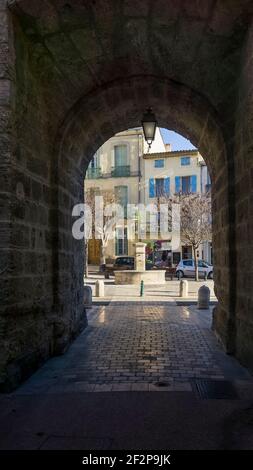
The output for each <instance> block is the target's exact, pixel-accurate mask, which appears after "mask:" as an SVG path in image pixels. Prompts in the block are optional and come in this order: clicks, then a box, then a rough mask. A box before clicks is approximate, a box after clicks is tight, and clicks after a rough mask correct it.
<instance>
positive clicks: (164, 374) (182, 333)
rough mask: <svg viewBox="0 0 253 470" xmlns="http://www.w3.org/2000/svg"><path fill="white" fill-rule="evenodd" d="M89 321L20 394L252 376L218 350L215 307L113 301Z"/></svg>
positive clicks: (178, 386)
mask: <svg viewBox="0 0 253 470" xmlns="http://www.w3.org/2000/svg"><path fill="white" fill-rule="evenodd" d="M88 316H89V326H88V328H87V329H86V330H85V331H84V332H83V333H82V334H81V335H80V336H79V338H78V339H77V340H76V341H75V342H74V344H73V345H72V346H71V348H70V349H69V351H68V352H67V353H66V354H65V355H64V356H61V357H57V358H53V359H51V360H49V361H48V362H47V363H46V364H45V365H44V366H43V367H42V368H41V369H40V370H39V371H38V372H37V373H36V374H34V375H33V376H32V377H31V378H30V379H29V380H28V381H27V382H26V383H25V384H23V385H22V386H21V387H20V388H19V389H18V391H16V392H15V393H16V394H34V393H50V394H51V393H52V394H53V393H65V392H82V391H83V392H109V391H185V392H187V391H188V392H189V391H192V384H193V382H194V379H196V378H210V379H224V378H229V379H238V380H239V379H242V380H244V379H249V374H248V373H247V372H246V371H245V370H244V369H243V368H242V367H240V366H239V364H238V363H237V361H236V360H235V359H233V358H231V357H228V356H226V355H225V354H224V352H223V351H222V350H221V349H220V347H219V345H218V343H217V341H216V339H215V336H214V334H213V333H212V331H211V328H210V327H211V310H210V311H206V310H202V311H200V310H197V309H196V307H194V306H187V307H186V306H175V305H169V304H163V303H162V302H160V303H159V304H156V305H154V304H151V303H148V302H146V303H136V302H125V303H124V304H123V303H117V302H113V303H111V304H109V305H108V306H99V307H93V308H92V310H90V311H89V315H88Z"/></svg>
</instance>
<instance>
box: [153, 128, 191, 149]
mask: <svg viewBox="0 0 253 470" xmlns="http://www.w3.org/2000/svg"><path fill="white" fill-rule="evenodd" d="M161 133H162V136H163V140H164V142H165V144H171V145H172V150H174V151H176V150H193V149H195V147H194V146H193V145H192V143H191V142H190V141H189V140H187V139H185V138H184V137H183V136H182V135H180V134H177V133H176V132H174V131H169V130H168V129H161Z"/></svg>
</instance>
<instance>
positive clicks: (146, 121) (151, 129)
mask: <svg viewBox="0 0 253 470" xmlns="http://www.w3.org/2000/svg"><path fill="white" fill-rule="evenodd" d="M141 123H142V128H143V133H144V137H145V140H146V142H147V144H148V147H149V149H150V148H151V144H152V142H153V141H154V139H155V131H156V126H157V121H156V117H155V115H154V113H153V112H152V108H148V109H147V111H146V113H144V115H143V118H142V121H141Z"/></svg>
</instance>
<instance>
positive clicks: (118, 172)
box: [111, 165, 130, 178]
mask: <svg viewBox="0 0 253 470" xmlns="http://www.w3.org/2000/svg"><path fill="white" fill-rule="evenodd" d="M111 175H112V176H113V177H114V178H115V177H119V176H130V165H127V166H115V167H113V168H112V171H111Z"/></svg>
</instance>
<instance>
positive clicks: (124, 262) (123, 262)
mask: <svg viewBox="0 0 253 470" xmlns="http://www.w3.org/2000/svg"><path fill="white" fill-rule="evenodd" d="M152 267H153V263H152V262H150V261H149V260H146V269H147V270H148V269H152ZM130 269H134V256H118V257H117V258H115V260H114V262H113V263H112V264H106V265H105V278H106V279H109V276H110V274H111V275H113V274H114V272H115V271H121V270H130Z"/></svg>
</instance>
